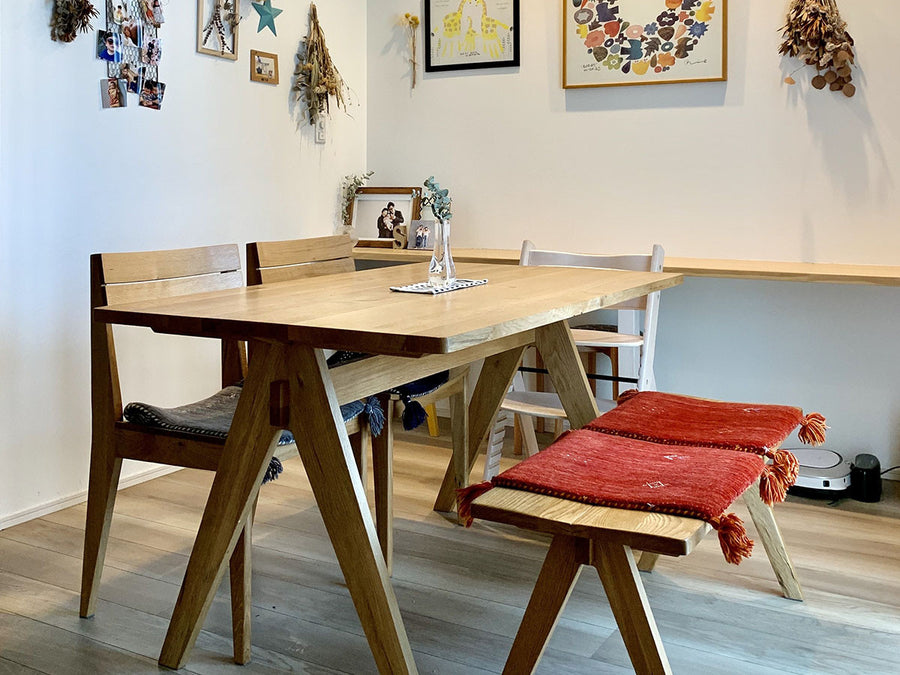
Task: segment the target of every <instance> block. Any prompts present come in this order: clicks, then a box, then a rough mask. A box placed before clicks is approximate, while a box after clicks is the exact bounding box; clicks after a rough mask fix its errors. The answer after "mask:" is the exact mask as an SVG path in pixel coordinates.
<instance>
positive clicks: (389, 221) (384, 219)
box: [350, 187, 422, 248]
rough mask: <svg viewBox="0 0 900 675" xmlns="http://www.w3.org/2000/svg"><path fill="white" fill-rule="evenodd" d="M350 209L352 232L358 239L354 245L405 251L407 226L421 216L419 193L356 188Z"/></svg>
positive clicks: (417, 190)
mask: <svg viewBox="0 0 900 675" xmlns="http://www.w3.org/2000/svg"><path fill="white" fill-rule="evenodd" d="M350 208H351V214H350V217H351V222H352V223H353V231H354V232H356V236H357V237H358V238H359V243H358V244H357V245H359V246H373V245H374V246H378V245H380V246H385V247H387V248H406V246H407V242H408V237H409V229H408V228H409V223H410V222H411V221H413V220H418V219H419V216H420V215H421V211H422V189H421V188H417V187H364V188H359V189H358V190H357V191H356V198H355V199H354V200H353V204H352V205H351V207H350ZM376 240H378V241H376Z"/></svg>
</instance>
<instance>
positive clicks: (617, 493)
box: [459, 429, 765, 564]
mask: <svg viewBox="0 0 900 675" xmlns="http://www.w3.org/2000/svg"><path fill="white" fill-rule="evenodd" d="M764 465H765V462H764V460H763V458H762V457H760V456H759V455H756V454H752V453H743V452H732V451H730V450H721V449H715V448H712V449H711V448H700V447H691V446H681V447H672V446H666V445H659V444H656V443H648V442H646V441H640V440H634V439H629V438H619V437H615V436H609V435H606V434H599V433H596V432H594V431H590V430H586V429H581V430H578V431H571V432H568V433H566V434H563V435H562V436H560V438H559V439H558V440H557V441H556V442H554V443H553V444H552V445H550V446H549V447H548V448H547V449H546V450H544V451H542V452H539V453H538V454H536V455H534V456H532V457H529V458H528V459H526V460H524V461H522V462H520V463H519V464H517V465H516V466H514V467H513V468H511V469H509V470H507V471H504V472H503V473H501V474H500V475H499V476H497V477H495V478H494V479H493V481H492V482H491V483H481V484H478V485H473V486H470V487H468V488H464V489H463V490H460V491H459V492H460V495H459V514H460V517H461V518H463V520H464V521H466V522H467V524H471V520H472V518H471V504H472V502H473V501H474V500H475V499H476V498H477V497H478V496H480V495H481V494H483V493H484V492H486V491H487V490H490V489H491V488H492V487H493V486H498V487H507V488H515V489H518V490H526V491H528V492H537V493H539V494H546V495H552V496H555V497H562V498H563V499H571V500H573V501H577V502H583V503H585V504H593V505H596V506H610V507H615V508H622V509H634V510H638V511H653V512H658V513H668V514H672V515H679V516H686V517H689V518H699V519H701V520H705V521H706V522H708V523H710V524H711V525H712V526H713V527H714V528H715V529H716V530H717V531H718V534H719V543H720V544H721V546H722V552H723V553H724V554H725V558H726V559H727V560H728V562H731V563H734V564H737V563H739V562H740V561H741V558H744V557H749V555H750V551H751V550H752V548H753V542H752V541H751V540H750V539H749V538H748V537H747V533H746V531H745V529H744V525H743V523H742V522H741V520H740V519H739V518H738V517H737V516H735V515H734V514H726V513H725V511H726V510H727V509H728V507H729V506H731V504H732V502H734V500H735V499H737V498H738V497H739V496H740V495H741V494H742V493H743V492H744V491H745V490H746V489H747V488H748V487H749V486H750V485H752V484H753V482H754V481H756V480H757V479H758V478H759V477H760V474H761V473H762V471H763V467H764Z"/></svg>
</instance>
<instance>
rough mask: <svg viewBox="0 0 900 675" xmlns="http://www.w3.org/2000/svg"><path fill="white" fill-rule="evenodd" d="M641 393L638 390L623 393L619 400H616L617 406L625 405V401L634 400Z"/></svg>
mask: <svg viewBox="0 0 900 675" xmlns="http://www.w3.org/2000/svg"><path fill="white" fill-rule="evenodd" d="M639 393H640V392H639V391H638V390H637V389H629V390H627V391H623V392H622V393H621V394H619V398H617V399H616V405H621V404H623V403H625V401H627V400H628V399H630V398H634V397H635V396H637V395H638V394H639Z"/></svg>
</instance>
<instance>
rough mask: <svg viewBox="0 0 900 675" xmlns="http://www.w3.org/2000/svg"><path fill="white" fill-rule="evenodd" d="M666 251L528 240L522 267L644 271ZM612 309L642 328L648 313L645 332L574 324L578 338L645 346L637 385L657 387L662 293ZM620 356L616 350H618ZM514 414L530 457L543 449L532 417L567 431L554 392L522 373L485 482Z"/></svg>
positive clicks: (496, 434) (492, 439)
mask: <svg viewBox="0 0 900 675" xmlns="http://www.w3.org/2000/svg"><path fill="white" fill-rule="evenodd" d="M664 258H665V251H663V248H662V246H660V245H659V244H654V246H653V251H652V253H650V254H649V255H647V254H635V255H589V254H583V253H564V252H560V251H545V250H540V249H536V248H535V247H534V244H533V243H532V242H530V241H528V240H525V241H524V242H523V243H522V254H521V256H520V258H519V264H520V265H554V266H564V267H596V268H606V269H621V270H633V271H639V272H662V269H663V260H664ZM610 309H615V310H618V314H619V316H618V325H619V326H622V325H623V323H624V324H626V325H634V326H637V325H638V323H637V322H636V321H634V319H633V315H635V314H636V313H643V330H642V331H641V332H640V333H638V334H633V333H618V332H613V331H600V330H590V329H586V328H578V327H574V328H573V329H572V336H573V338H574V339H575V344H576V346H577V347H578V349H579V350H581V351H601V350H602V351H606V350H607V349H610V348H612V349H614V350H617V349H634V350H639V352H638V353H639V355H640V356H639V358H640V365H639V366H638V373H637V380H638V381H637V388H638V389H639V390H641V391H645V390H648V391H652V390H655V389H656V378H655V376H654V374H653V358H654V352H655V349H656V325H657V317H658V315H659V291H657V292H655V293H650V294H649V295H645V296H642V297H640V298H635V299H634V300H629V301H627V302H623V303H620V304H618V305H615V306H614V307H611V308H610ZM613 354H614V356H612V357H611V358H616V356H615V354H616V352H615V351H613ZM615 404H616V403H615V401H614V400H612V399H598V401H597V406H598V408H599V409H600V412H601V413H602V412H606V411H607V410H611V409H612V408H613V407H614V406H615ZM509 414H513V415H515V416H516V418H517V421H518V423H519V428H520V430H521V432H522V440H523V442H524V446H525V453H526V455H528V456H531V455H533V454H534V453H536V452H537V451H538V444H537V437H536V435H535V431H534V425H533V421H532V419H531V418H533V417H537V418H549V419H554V420H558V421H559V422H560V424H557V427H556V428H557V433H559V431H560V430H561V421H562V420H564V419H565V418H566V413H565V411H564V410H563V408H562V404H561V403H560V401H559V396H557V394H556V393H554V392H545V391H532V390H529V389H528V388H527V387H526V386H525V379H524V378H523V377H522V374H521V373H517V374H516V377H515V379H514V380H513V386H512V387H511V389H510V392H509V393H508V394H507V396H506V398H505V399H504V400H503V403H502V405H501V406H500V411H499V412H498V414H497V418H496V419H495V420H494V425H493V428H492V430H491V434H490V436H489V439H488V450H487V457H486V459H485V464H484V480H490V479H491V478H493V477H494V476H496V475H497V473H498V471H499V468H500V453H501V449H502V447H503V438H504V436H505V432H506V423H507V421H508V418H509Z"/></svg>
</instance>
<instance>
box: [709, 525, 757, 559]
mask: <svg viewBox="0 0 900 675" xmlns="http://www.w3.org/2000/svg"><path fill="white" fill-rule="evenodd" d="M710 524H711V525H712V526H713V528H715V530H716V532H718V533H719V546H721V547H722V553H724V554H725V560H727V561H728V562H730V563H731V564H732V565H740V564H741V560H742V559H743V558H749V557H750V553H751V552H752V551H753V540H752V539H750V537H748V536H747V529H746V528H745V527H744V523H743V521H741V519H740V518H738V517H737V516H736V515H734V514H733V513H726V514H725V515H723V516H721V517H719V518H717V519H716V520H714V521H713V522H711V523H710Z"/></svg>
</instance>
